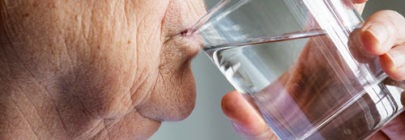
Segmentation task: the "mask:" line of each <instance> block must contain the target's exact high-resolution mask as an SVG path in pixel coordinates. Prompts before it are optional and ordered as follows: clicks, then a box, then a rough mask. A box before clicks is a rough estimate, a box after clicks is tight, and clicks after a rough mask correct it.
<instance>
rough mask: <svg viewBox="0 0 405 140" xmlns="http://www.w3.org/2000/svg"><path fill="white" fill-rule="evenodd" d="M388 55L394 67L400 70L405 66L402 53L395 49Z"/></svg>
mask: <svg viewBox="0 0 405 140" xmlns="http://www.w3.org/2000/svg"><path fill="white" fill-rule="evenodd" d="M387 55H388V57H389V59H390V61H391V63H392V66H393V67H394V68H399V67H401V66H402V65H404V63H405V62H404V61H405V60H404V58H402V57H403V54H402V53H401V52H398V51H396V50H395V49H393V50H391V51H389V52H388V53H387Z"/></svg>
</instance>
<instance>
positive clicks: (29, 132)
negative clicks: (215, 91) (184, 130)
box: [0, 0, 205, 139]
mask: <svg viewBox="0 0 405 140" xmlns="http://www.w3.org/2000/svg"><path fill="white" fill-rule="evenodd" d="M0 6H1V7H0V8H1V22H0V24H1V27H0V39H1V47H0V65H1V68H0V139H147V138H148V137H149V136H150V135H152V134H153V133H154V132H155V131H156V130H157V129H158V127H159V126H160V123H161V121H166V120H169V121H172V120H181V119H184V118H185V117H187V116H188V115H189V114H190V113H191V111H192V109H193V107H194V100H195V87H194V79H193V77H192V73H191V70H190V59H191V58H192V57H193V56H195V55H196V54H197V52H198V50H199V46H198V45H197V44H196V42H195V41H193V40H192V39H191V38H183V37H171V36H173V35H175V34H176V33H178V32H180V31H182V30H184V29H185V28H186V27H189V26H190V25H191V24H193V23H195V22H196V20H197V19H198V18H199V17H201V16H202V15H203V14H204V12H205V8H204V5H203V3H202V1H199V0H187V1H183V0H123V1H116V0H101V1H100V0H81V1H72V0H66V1H53V0H24V1H20V0H1V3H0Z"/></svg>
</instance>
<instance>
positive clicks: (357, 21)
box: [183, 0, 404, 140]
mask: <svg viewBox="0 0 405 140" xmlns="http://www.w3.org/2000/svg"><path fill="white" fill-rule="evenodd" d="M362 22H363V20H362V19H361V17H360V15H359V14H358V13H357V12H356V10H355V9H354V8H353V4H352V3H351V0H222V1H220V2H218V4H217V5H216V6H215V7H214V8H213V9H212V10H211V11H209V13H208V14H207V15H206V16H204V17H203V18H202V19H201V20H200V21H199V22H198V23H197V24H195V26H193V27H191V28H190V29H189V30H187V32H183V35H193V36H198V37H199V38H201V40H202V45H203V47H204V50H205V52H206V53H207V54H208V55H209V56H210V57H211V58H212V60H213V62H214V63H215V64H216V65H217V66H218V68H219V69H220V71H221V72H222V73H223V74H224V75H225V77H226V78H227V79H228V80H229V82H230V83H231V84H232V85H233V86H234V87H235V88H236V89H237V90H238V91H239V92H241V93H246V94H247V95H249V97H250V98H252V100H253V102H254V105H256V106H257V108H258V109H259V111H260V112H261V114H262V115H263V117H264V118H265V119H266V121H267V123H268V124H269V126H270V127H271V128H272V129H273V131H274V132H275V133H276V135H277V136H278V137H279V138H280V139H286V140H291V139H355V140H358V139H365V138H367V137H368V136H370V135H371V134H373V133H374V132H376V131H377V130H378V129H380V128H381V127H382V126H384V125H385V124H386V123H387V122H388V121H389V120H391V119H393V118H394V117H395V116H397V115H398V114H400V113H401V112H402V111H403V102H404V99H403V97H402V96H403V95H402V94H401V93H402V92H403V88H401V87H403V85H404V84H403V83H402V82H397V81H393V80H391V79H389V78H387V76H386V74H385V73H384V72H383V71H382V69H381V68H380V65H379V61H378V58H376V57H370V56H367V55H365V54H364V53H363V52H361V51H360V49H359V48H361V43H359V42H358V41H357V39H356V38H353V37H351V36H350V35H351V34H353V33H355V32H356V28H357V27H359V26H360V25H361V24H362Z"/></svg>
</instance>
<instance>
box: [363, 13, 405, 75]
mask: <svg viewBox="0 0 405 140" xmlns="http://www.w3.org/2000/svg"><path fill="white" fill-rule="evenodd" d="M360 32H361V33H360V38H361V41H362V43H363V46H364V48H365V50H366V52H367V53H369V54H371V55H379V56H380V60H381V65H382V68H383V69H384V70H385V72H386V73H387V74H388V75H389V76H390V77H391V78H393V79H394V80H405V66H404V64H405V56H404V55H405V43H404V42H405V19H404V17H403V16H402V15H400V14H399V13H397V12H395V11H389V10H385V11H380V12H377V13H375V14H374V15H372V16H371V17H370V18H369V19H368V20H367V21H366V22H365V24H364V26H363V27H362V29H361V31H360Z"/></svg>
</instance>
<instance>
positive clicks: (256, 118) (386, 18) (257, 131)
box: [222, 0, 405, 140]
mask: <svg viewBox="0 0 405 140" xmlns="http://www.w3.org/2000/svg"><path fill="white" fill-rule="evenodd" d="M364 2H365V1H364V0H354V3H357V5H356V6H357V7H358V10H359V11H362V10H363V7H364ZM353 36H355V38H360V41H361V43H362V44H363V45H362V46H363V48H361V50H362V51H363V52H364V53H366V54H367V55H370V56H378V57H380V61H381V65H382V68H383V70H384V71H385V72H386V73H387V74H388V75H389V76H390V77H391V78H392V79H394V80H398V81H401V80H405V19H404V17H403V16H402V15H400V14H398V13H397V12H394V11H380V12H377V13H375V14H374V15H372V16H371V17H369V19H368V20H366V22H365V24H364V26H363V27H362V28H361V29H360V30H359V31H358V33H356V34H353ZM301 57H302V56H301ZM222 108H223V111H224V113H225V114H226V115H227V116H228V117H229V118H230V119H231V120H232V122H233V125H234V127H235V129H236V130H237V132H238V133H240V134H241V135H243V136H244V137H245V138H246V139H254V140H261V139H266V140H267V139H277V137H276V136H275V135H274V134H273V132H272V130H271V129H270V128H269V127H268V125H267V124H266V122H265V121H264V119H263V118H262V117H261V115H260V114H259V112H258V111H257V109H256V108H255V107H254V106H253V105H252V104H251V103H250V102H249V100H248V99H247V98H245V97H244V96H243V95H241V94H239V93H237V92H235V91H234V92H230V93H228V94H226V95H225V96H224V97H223V99H222ZM404 115H405V114H404V113H403V114H401V115H400V116H398V117H397V118H396V119H394V120H393V121H391V122H390V123H389V124H387V125H386V126H385V127H384V128H383V129H382V130H381V131H379V132H377V133H376V134H375V135H374V136H372V137H371V139H389V138H390V139H399V138H403V137H404V136H403V135H404V132H405V116H404Z"/></svg>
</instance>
